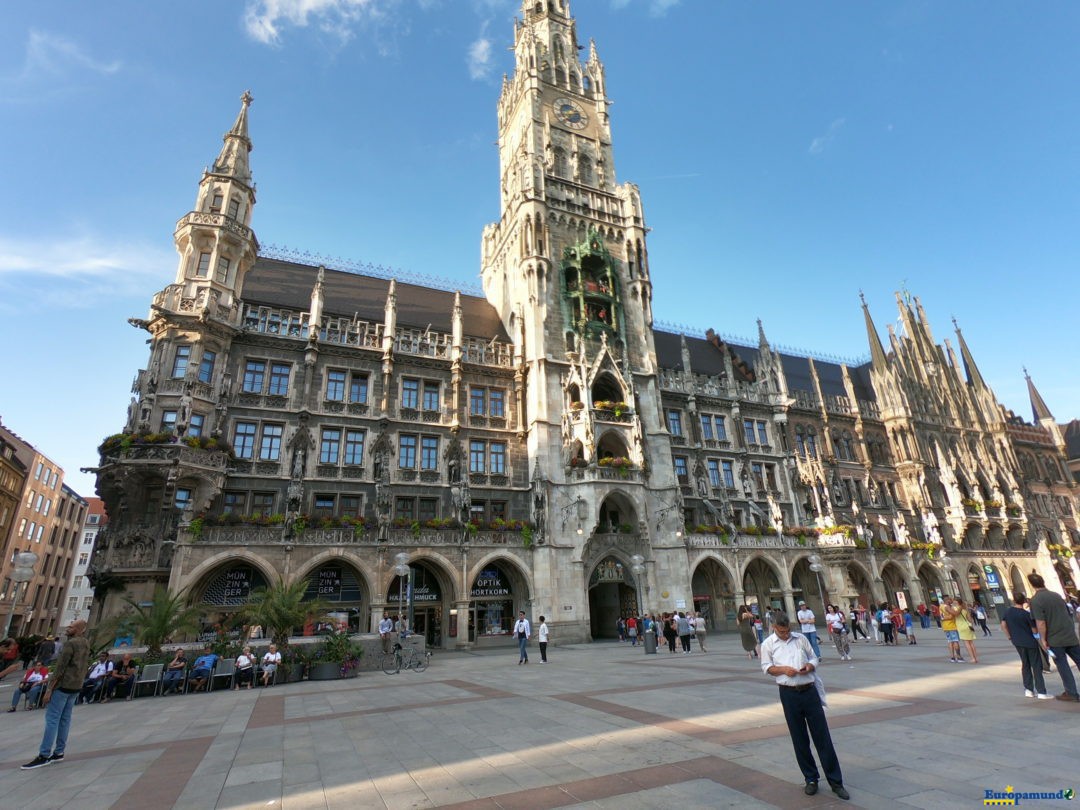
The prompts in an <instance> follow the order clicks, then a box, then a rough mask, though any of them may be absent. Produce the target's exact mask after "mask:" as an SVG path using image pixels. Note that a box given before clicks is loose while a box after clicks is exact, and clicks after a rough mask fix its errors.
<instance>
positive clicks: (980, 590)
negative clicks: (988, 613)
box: [961, 563, 990, 605]
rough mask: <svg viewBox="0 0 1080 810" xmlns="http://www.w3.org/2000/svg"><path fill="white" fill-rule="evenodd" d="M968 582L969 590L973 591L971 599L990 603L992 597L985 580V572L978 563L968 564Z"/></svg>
mask: <svg viewBox="0 0 1080 810" xmlns="http://www.w3.org/2000/svg"><path fill="white" fill-rule="evenodd" d="M967 584H968V590H970V591H971V600H970V601H973V602H981V603H982V604H984V605H986V604H989V599H990V597H989V595H988V594H987V591H986V583H985V581H984V580H983V572H982V569H981V568H980V567H979V566H978V564H977V563H971V565H969V566H968V569H967ZM961 598H963V597H961Z"/></svg>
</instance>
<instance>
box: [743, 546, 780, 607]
mask: <svg viewBox="0 0 1080 810" xmlns="http://www.w3.org/2000/svg"><path fill="white" fill-rule="evenodd" d="M743 593H744V594H745V601H746V604H747V605H749V606H750V608H751V609H753V606H754V605H757V606H758V610H759V611H760V612H759V614H758V615H760V616H763V615H764V613H765V611H766V610H772V609H773V608H776V609H779V610H783V609H784V594H783V591H782V590H781V588H780V572H779V571H778V570H777V569H776V568H774V567H773V565H772V564H771V563H770V562H769V561H768V560H766V558H764V557H754V558H753V559H752V560H750V562H749V563H747V565H746V569H745V571H744V572H743Z"/></svg>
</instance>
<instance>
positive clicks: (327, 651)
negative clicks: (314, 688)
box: [308, 632, 364, 681]
mask: <svg viewBox="0 0 1080 810" xmlns="http://www.w3.org/2000/svg"><path fill="white" fill-rule="evenodd" d="M363 652H364V651H363V649H362V648H361V647H360V645H359V644H357V643H356V642H355V641H353V640H352V639H351V638H350V637H349V634H348V632H338V633H331V634H330V635H328V636H326V638H324V639H323V642H322V644H320V645H319V646H318V647H317V648H316V649H315V654H314V655H313V656H312V657H311V664H310V666H309V667H308V678H310V679H311V680H313V681H329V680H334V679H336V678H355V677H356V676H357V675H358V674H359V672H358V671H357V669H358V668H359V666H360V656H361V655H363Z"/></svg>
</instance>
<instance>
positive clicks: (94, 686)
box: [75, 652, 113, 703]
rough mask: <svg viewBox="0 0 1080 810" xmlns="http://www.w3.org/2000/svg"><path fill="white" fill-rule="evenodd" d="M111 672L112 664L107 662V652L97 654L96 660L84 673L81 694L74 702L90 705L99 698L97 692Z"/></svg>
mask: <svg viewBox="0 0 1080 810" xmlns="http://www.w3.org/2000/svg"><path fill="white" fill-rule="evenodd" d="M112 671H113V662H112V661H110V660H109V654H108V653H107V652H103V653H99V654H98V660H97V662H96V663H94V665H93V666H92V667H90V671H89V672H87V673H86V680H85V681H83V686H82V692H81V693H80V695H79V697H78V698H77V699H76V700H75V702H76V703H91V702H93V700H94V699H95V698H100V697H101V695H100V694H99V691H100V689H101V687H102V686H104V684H105V678H106V677H108V675H109V673H110V672H112Z"/></svg>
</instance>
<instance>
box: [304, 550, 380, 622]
mask: <svg viewBox="0 0 1080 810" xmlns="http://www.w3.org/2000/svg"><path fill="white" fill-rule="evenodd" d="M300 579H306V580H307V581H308V587H307V590H306V591H305V592H304V601H305V602H313V601H315V600H319V601H322V602H324V603H326V605H327V608H328V609H327V611H326V616H327V619H326V620H325V621H326V622H327V623H328V624H330V626H331V627H333V628H334V629H337V630H343V629H344V630H348V631H349V632H350V633H359V632H361V631H363V630H365V629H366V627H367V620H366V619H367V610H368V608H369V606H370V604H371V598H370V595H369V594H368V592H367V585H366V583H365V581H364V577H363V574H361V573H360V572H359V571H358V570H357V568H356V566H354V565H353V564H352V563H349V562H346V561H344V560H342V559H341V558H340V557H334V558H329V559H325V558H324V559H323V560H321V561H316V562H315V563H313V564H312V565H311V566H310V567H309V569H308V570H307V571H306V572H305V573H304V574H303V575H302V576H301V577H300ZM319 624H320V622H316V627H315V628H314V632H316V633H317V632H319V631H320V630H321V629H324V628H322V627H319V626H318V625H319Z"/></svg>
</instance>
